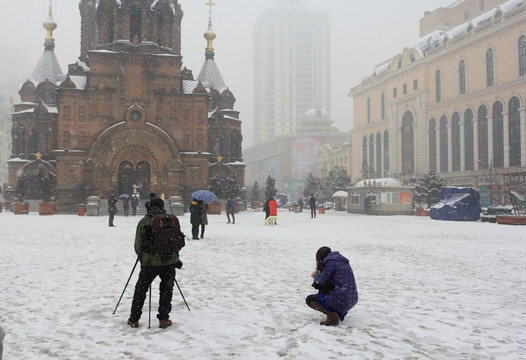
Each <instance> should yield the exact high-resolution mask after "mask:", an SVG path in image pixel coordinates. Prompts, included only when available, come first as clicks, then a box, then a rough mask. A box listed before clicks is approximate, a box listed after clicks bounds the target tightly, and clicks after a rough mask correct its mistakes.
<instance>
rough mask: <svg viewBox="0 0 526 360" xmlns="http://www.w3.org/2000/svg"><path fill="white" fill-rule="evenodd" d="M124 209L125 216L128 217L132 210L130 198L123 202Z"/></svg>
mask: <svg viewBox="0 0 526 360" xmlns="http://www.w3.org/2000/svg"><path fill="white" fill-rule="evenodd" d="M122 209H123V210H124V216H126V217H127V216H128V214H129V209H130V198H129V197H128V196H126V197H125V198H124V199H123V200H122Z"/></svg>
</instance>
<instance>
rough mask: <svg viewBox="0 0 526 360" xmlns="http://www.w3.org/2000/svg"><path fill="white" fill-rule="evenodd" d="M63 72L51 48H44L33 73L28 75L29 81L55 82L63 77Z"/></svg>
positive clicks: (36, 83)
mask: <svg viewBox="0 0 526 360" xmlns="http://www.w3.org/2000/svg"><path fill="white" fill-rule="evenodd" d="M63 77H64V74H63V73H62V69H60V65H59V63H58V60H57V57H56V56H55V53H54V52H53V51H52V50H44V52H43V53H42V56H41V57H40V60H39V61H38V63H37V65H36V67H35V69H34V70H33V73H32V74H31V76H30V77H29V81H31V82H32V83H33V84H35V85H38V84H40V83H42V82H44V81H46V80H47V81H50V82H52V83H53V84H57V83H58V82H59V81H60V80H61V79H63Z"/></svg>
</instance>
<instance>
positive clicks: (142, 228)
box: [121, 198, 184, 329]
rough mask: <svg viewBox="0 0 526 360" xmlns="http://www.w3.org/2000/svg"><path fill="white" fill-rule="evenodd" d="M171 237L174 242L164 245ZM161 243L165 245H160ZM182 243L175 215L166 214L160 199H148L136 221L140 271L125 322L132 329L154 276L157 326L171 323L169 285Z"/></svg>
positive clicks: (178, 266)
mask: <svg viewBox="0 0 526 360" xmlns="http://www.w3.org/2000/svg"><path fill="white" fill-rule="evenodd" d="M159 222H160V225H159ZM167 224H168V225H167ZM157 229H159V230H157ZM165 230H167V231H165ZM161 234H163V235H161ZM164 234H167V235H164ZM174 234H175V235H174ZM172 240H174V241H175V243H174V244H168V242H170V241H172ZM181 241H182V243H181ZM163 243H167V245H161V244H163ZM167 246H168V247H167ZM183 246H184V234H183V233H182V232H181V231H180V225H179V220H178V219H177V217H175V216H174V215H167V214H166V211H165V210H164V201H163V200H162V199H160V198H153V199H151V201H150V204H149V208H148V213H147V214H146V216H144V217H143V218H142V219H141V220H140V221H139V223H138V224H137V232H136V235H135V252H136V253H137V261H140V262H141V271H140V273H139V279H138V280H137V284H136V285H135V293H134V294H133V302H132V306H131V313H130V318H129V319H128V325H130V326H131V327H134V328H135V327H138V326H139V319H140V318H141V315H142V308H143V305H144V301H145V299H146V293H147V292H148V289H150V296H151V283H152V281H153V280H154V279H155V278H156V277H157V276H159V277H160V279H161V283H160V285H159V310H158V314H157V318H158V319H159V327H161V328H163V329H164V328H166V327H168V326H170V325H172V321H171V320H170V319H169V318H170V311H171V310H172V294H173V287H174V283H175V282H176V280H175V269H176V268H178V269H180V268H181V267H182V266H183V263H182V262H181V261H180V260H179V250H180V249H181V248H182V247H183ZM132 273H133V271H132ZM121 297H122V296H121Z"/></svg>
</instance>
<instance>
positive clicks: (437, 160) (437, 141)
mask: <svg viewBox="0 0 526 360" xmlns="http://www.w3.org/2000/svg"><path fill="white" fill-rule="evenodd" d="M435 142H436V163H437V174H438V173H439V172H440V171H441V170H440V159H441V154H440V122H437V127H436V132H435Z"/></svg>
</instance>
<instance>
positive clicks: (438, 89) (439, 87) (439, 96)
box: [435, 70, 442, 102]
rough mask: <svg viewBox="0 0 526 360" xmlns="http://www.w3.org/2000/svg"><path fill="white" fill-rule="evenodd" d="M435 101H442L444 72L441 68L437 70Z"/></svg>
mask: <svg viewBox="0 0 526 360" xmlns="http://www.w3.org/2000/svg"><path fill="white" fill-rule="evenodd" d="M435 101H436V102H441V101H442V72H441V71H440V70H437V71H436V72H435Z"/></svg>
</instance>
